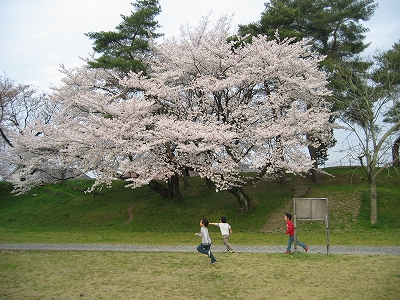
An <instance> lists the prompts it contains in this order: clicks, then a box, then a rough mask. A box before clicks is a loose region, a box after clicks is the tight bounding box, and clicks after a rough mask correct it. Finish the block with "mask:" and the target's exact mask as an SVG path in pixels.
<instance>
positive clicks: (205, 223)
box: [201, 218, 209, 227]
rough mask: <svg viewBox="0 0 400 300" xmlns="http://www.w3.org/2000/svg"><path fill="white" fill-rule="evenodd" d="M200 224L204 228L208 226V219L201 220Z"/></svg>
mask: <svg viewBox="0 0 400 300" xmlns="http://www.w3.org/2000/svg"><path fill="white" fill-rule="evenodd" d="M201 222H202V223H203V225H204V226H206V227H207V226H208V224H209V222H208V219H207V218H203V219H201Z"/></svg>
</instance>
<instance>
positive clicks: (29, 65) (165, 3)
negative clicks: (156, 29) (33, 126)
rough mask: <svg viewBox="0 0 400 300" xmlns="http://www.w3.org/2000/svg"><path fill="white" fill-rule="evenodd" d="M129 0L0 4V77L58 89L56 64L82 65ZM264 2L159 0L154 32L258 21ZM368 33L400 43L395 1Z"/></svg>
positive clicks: (387, 0)
mask: <svg viewBox="0 0 400 300" xmlns="http://www.w3.org/2000/svg"><path fill="white" fill-rule="evenodd" d="M133 1H134V0H0V72H2V73H3V72H5V73H6V75H7V76H8V77H9V78H10V79H12V80H14V81H15V82H16V83H21V84H22V83H24V84H31V85H35V86H38V87H40V88H41V89H43V90H47V87H48V86H50V85H55V86H58V85H60V79H61V74H60V73H59V72H58V70H59V65H60V64H64V65H65V66H66V67H73V66H79V65H81V64H82V62H81V61H80V59H79V57H87V56H88V54H89V53H90V52H91V51H92V41H91V40H89V39H88V38H87V37H86V36H85V35H84V33H87V32H91V31H109V30H114V29H115V27H116V26H117V25H118V24H119V23H121V21H122V19H121V16H120V15H121V14H122V15H126V16H129V15H130V14H131V11H132V10H133V6H132V5H131V4H130V3H131V2H133ZM265 1H266V0H201V1H197V0H161V1H160V3H161V8H162V12H161V14H160V15H159V16H158V21H159V23H160V25H161V26H162V28H161V29H160V32H162V33H165V35H166V36H172V35H178V34H179V27H180V25H182V24H185V23H189V24H190V25H193V26H196V25H197V23H198V22H199V21H200V19H201V17H202V16H205V15H207V13H208V12H212V17H213V19H217V18H218V17H220V16H221V15H224V14H227V15H232V14H234V17H233V26H237V24H248V23H250V22H253V21H257V20H259V19H260V16H261V12H262V11H264V2H265ZM376 2H377V3H378V5H379V7H378V9H377V11H376V13H375V15H374V17H373V18H372V19H371V20H370V21H369V22H367V23H365V24H364V26H365V27H367V28H370V32H369V33H368V34H367V41H368V42H371V43H372V45H371V46H370V48H369V49H376V48H378V49H381V50H387V49H389V48H391V46H392V45H393V43H395V42H396V41H398V40H399V39H400V21H399V18H398V16H399V14H400V1H398V0H378V1H376Z"/></svg>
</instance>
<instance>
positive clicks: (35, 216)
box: [0, 167, 400, 245]
mask: <svg viewBox="0 0 400 300" xmlns="http://www.w3.org/2000/svg"><path fill="white" fill-rule="evenodd" d="M326 171H328V172H329V173H331V174H333V175H334V177H330V176H323V178H322V181H321V183H320V184H314V183H313V182H312V181H311V180H310V178H307V177H298V176H293V175H288V177H287V178H286V182H285V183H283V184H282V183H280V182H259V183H258V184H257V185H255V186H249V187H246V188H244V190H245V192H246V193H247V194H248V195H249V196H250V198H251V200H252V202H253V204H254V206H255V207H254V208H253V209H251V210H249V211H248V212H245V213H239V212H238V210H237V208H238V203H237V200H236V199H235V198H234V196H233V195H232V194H230V193H229V192H227V191H221V192H218V193H216V192H215V190H212V189H207V187H206V183H205V180H204V179H202V178H198V177H194V178H190V180H189V187H184V186H183V183H182V185H181V187H182V188H181V189H182V194H183V197H184V201H185V202H184V204H182V205H179V204H178V203H177V202H176V200H175V199H163V198H162V197H161V196H159V195H157V194H155V192H154V191H152V190H151V189H150V188H149V187H147V186H144V187H141V188H138V189H135V190H132V189H129V188H125V187H124V182H123V181H115V182H114V184H113V187H112V188H103V189H102V190H96V191H94V192H92V193H85V192H84V191H85V190H86V189H87V188H88V187H89V186H90V185H91V183H92V182H91V181H90V180H72V181H68V182H67V183H66V184H64V185H61V184H54V185H53V184H47V185H44V186H40V187H37V188H35V189H33V190H31V191H29V192H28V193H27V194H24V195H20V196H15V195H14V194H11V193H10V192H11V190H12V186H11V185H10V184H8V183H6V182H1V183H0V243H9V242H68V243H86V242H90V243H92V242H106V243H125V242H126V243H173V244H185V243H186V244H188V243H189V244H191V243H197V242H198V240H197V239H196V238H194V237H193V233H194V232H197V231H198V230H199V225H198V222H199V220H200V218H202V217H207V218H208V219H209V220H210V221H211V222H217V221H218V220H219V217H220V216H221V215H225V216H227V218H228V223H230V224H231V226H232V227H233V229H234V235H233V236H232V238H234V239H235V243H237V244H276V243H285V242H286V236H285V235H284V226H285V224H284V221H283V215H284V213H285V212H286V211H289V212H292V211H293V210H292V204H293V197H307V198H308V197H323V198H328V199H329V217H330V230H329V231H330V234H331V237H332V242H334V243H337V244H354V245H356V244H372V245H377V244H378V245H380V244H382V245H399V244H400V242H398V241H399V239H398V237H400V219H399V216H400V205H399V204H400V189H399V187H398V183H399V181H400V176H399V175H398V174H396V173H395V172H391V173H390V174H384V175H382V176H381V177H380V178H379V180H378V219H379V222H378V224H377V225H376V226H371V225H370V223H369V202H368V186H367V180H366V175H365V174H364V173H363V172H362V170H360V169H355V168H350V167H349V168H331V169H327V170H326ZM393 174H396V175H393ZM210 230H211V232H212V234H213V237H214V238H217V237H218V235H217V233H218V232H219V231H218V228H217V227H214V228H212V227H210ZM298 233H299V235H301V240H303V237H304V238H305V239H307V240H308V241H311V242H313V243H314V244H324V243H325V224H324V222H323V221H314V222H306V221H303V222H299V224H298Z"/></svg>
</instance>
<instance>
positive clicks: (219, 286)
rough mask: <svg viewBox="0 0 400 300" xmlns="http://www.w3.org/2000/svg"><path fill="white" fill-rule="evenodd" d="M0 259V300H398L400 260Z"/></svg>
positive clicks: (72, 255) (16, 254) (65, 255)
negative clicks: (212, 261) (211, 263)
mask: <svg viewBox="0 0 400 300" xmlns="http://www.w3.org/2000/svg"><path fill="white" fill-rule="evenodd" d="M216 257H217V259H218V264H216V265H210V264H209V259H208V258H207V257H206V256H205V255H202V254H200V253H197V252H195V251H194V252H193V253H133V252H129V253H128V252H123V253H121V252H112V251H111V252H97V251H95V252H86V251H0V287H1V289H0V299H205V298H207V299H223V298H226V299H385V300H388V299H389V300H390V299H398V295H399V293H400V256H386V255H384V256H373V255H364V256H363V255H330V256H326V255H318V254H315V255H314V254H313V255H310V254H305V253H298V254H296V255H284V254H260V253H233V254H230V253H216Z"/></svg>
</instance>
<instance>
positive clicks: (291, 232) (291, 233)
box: [285, 213, 308, 254]
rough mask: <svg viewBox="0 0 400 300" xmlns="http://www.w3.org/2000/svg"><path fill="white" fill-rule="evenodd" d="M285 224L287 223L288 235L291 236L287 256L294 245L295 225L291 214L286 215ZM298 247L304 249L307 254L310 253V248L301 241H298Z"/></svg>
mask: <svg viewBox="0 0 400 300" xmlns="http://www.w3.org/2000/svg"><path fill="white" fill-rule="evenodd" d="M285 222H286V232H285V233H286V234H288V235H289V240H288V245H287V249H286V252H285V254H289V253H290V249H291V248H292V243H293V241H294V225H293V223H292V215H291V214H289V213H286V214H285ZM297 245H299V246H301V247H303V248H304V250H305V251H306V252H308V246H307V245H306V244H304V243H302V242H300V241H297Z"/></svg>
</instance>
